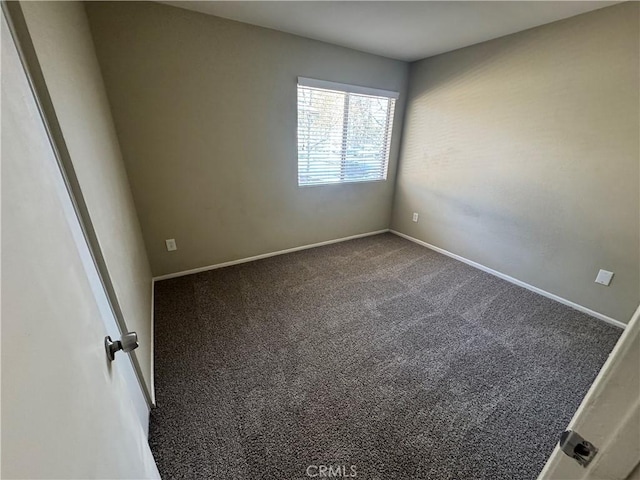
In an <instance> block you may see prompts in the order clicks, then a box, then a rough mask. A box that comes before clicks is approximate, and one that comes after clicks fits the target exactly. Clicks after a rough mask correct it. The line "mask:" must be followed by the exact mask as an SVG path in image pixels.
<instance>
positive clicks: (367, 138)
mask: <svg viewBox="0 0 640 480" xmlns="http://www.w3.org/2000/svg"><path fill="white" fill-rule="evenodd" d="M396 98H398V94H397V93H396V92H389V91H386V90H377V89H372V88H365V87H357V86H353V85H345V84H341V83H333V82H325V81H322V80H313V79H310V78H302V77H299V78H298V185H324V184H331V183H347V182H371V181H376V180H386V178H387V165H388V163H389V145H390V143H391V129H392V125H393V112H394V108H395V102H396Z"/></svg>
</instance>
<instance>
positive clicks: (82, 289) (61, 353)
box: [0, 16, 159, 478]
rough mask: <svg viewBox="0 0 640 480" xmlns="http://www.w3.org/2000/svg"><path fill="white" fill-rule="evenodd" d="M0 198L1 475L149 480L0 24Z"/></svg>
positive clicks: (55, 176) (140, 432)
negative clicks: (0, 318)
mask: <svg viewBox="0 0 640 480" xmlns="http://www.w3.org/2000/svg"><path fill="white" fill-rule="evenodd" d="M1 194H2V216H1V220H2V243H1V249H2V258H1V262H2V263H1V268H2V283H1V287H2V291H1V293H2V307H1V308H2V330H1V333H2V343H1V347H2V349H1V355H2V356H1V358H2V377H1V378H2V398H1V400H2V402H1V405H2V410H1V415H2V418H1V420H2V434H1V435H2V438H1V441H2V453H1V460H2V463H1V472H0V474H1V476H2V478H159V474H158V470H157V468H156V465H155V462H154V460H153V456H152V455H151V451H150V449H149V446H148V443H147V438H146V434H145V430H144V427H143V423H144V422H143V419H141V416H140V415H141V414H144V411H143V412H141V410H140V404H139V401H138V400H139V398H138V397H139V396H140V395H141V392H140V391H139V388H138V387H136V388H137V390H136V389H135V388H131V386H130V385H128V383H127V379H129V380H131V379H130V378H129V377H130V376H131V372H132V370H131V363H130V360H129V358H127V354H124V353H122V352H120V353H118V354H117V359H116V361H115V362H113V363H110V362H108V361H107V359H106V354H105V351H104V345H103V342H104V337H105V335H107V334H112V335H116V336H117V335H118V333H117V329H116V330H115V331H114V330H112V329H111V328H109V329H108V328H107V326H105V325H110V324H109V322H110V321H111V322H114V320H113V319H111V320H109V318H108V315H109V314H110V310H109V307H108V304H107V303H106V297H105V295H104V291H103V290H102V288H101V284H100V282H99V277H98V276H97V272H96V271H95V267H93V263H92V260H91V257H90V254H89V250H88V247H87V245H86V242H85V240H84V237H83V235H82V232H81V229H80V225H79V223H78V220H77V218H76V216H75V211H74V208H73V205H72V203H71V199H70V197H69V195H68V192H67V190H66V187H65V183H64V180H63V177H62V175H61V172H60V170H59V168H58V165H57V162H56V159H55V156H54V153H53V149H52V146H51V144H50V143H49V138H48V136H47V133H46V131H45V128H44V125H43V122H42V119H41V118H40V115H39V111H38V109H37V105H36V102H35V100H34V97H33V94H32V92H31V90H30V88H29V84H28V81H27V77H26V75H25V72H24V70H23V68H22V65H21V64H20V60H19V57H18V54H17V50H16V47H15V44H14V43H13V40H12V38H11V35H10V34H9V32H8V26H7V24H6V21H5V18H4V16H3V18H2V169H1ZM113 325H114V326H115V323H114V324H113ZM143 400H144V399H143ZM143 405H144V404H143ZM144 409H146V406H144Z"/></svg>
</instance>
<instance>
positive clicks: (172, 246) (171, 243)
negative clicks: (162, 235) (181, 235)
mask: <svg viewBox="0 0 640 480" xmlns="http://www.w3.org/2000/svg"><path fill="white" fill-rule="evenodd" d="M164 243H166V244H167V250H168V251H169V252H173V251H174V250H177V249H178V246H177V245H176V239H175V238H168V239H167V240H165V241H164Z"/></svg>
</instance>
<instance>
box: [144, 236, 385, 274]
mask: <svg viewBox="0 0 640 480" xmlns="http://www.w3.org/2000/svg"><path fill="white" fill-rule="evenodd" d="M388 231H389V229H388V228H385V229H384V230H376V231H375V232H367V233H360V234H358V235H351V236H349V237H343V238H336V239H334V240H327V241H325V242H319V243H312V244H310V245H302V246H300V247H293V248H287V249H286V250H278V251H277V252H270V253H263V254H261V255H256V256H253V257H247V258H240V259H238V260H231V261H230V262H223V263H216V264H215V265H209V266H206V267H199V268H193V269H191V270H184V271H182V272H176V273H168V274H166V275H160V276H157V277H153V281H154V282H155V281H158V280H168V279H169V278H176V277H184V276H185V275H191V274H194V273H200V272H206V271H208V270H216V269H218V268H223V267H230V266H231V265H238V264H240V263H247V262H253V261H255V260H262V259H263V258H269V257H275V256H277V255H284V254H285V253H293V252H298V251H300V250H307V249H309V248H316V247H322V246H324V245H331V244H332V243H340V242H346V241H347V240H355V239H356V238H363V237H370V236H372V235H380V234H381V233H387V232H388Z"/></svg>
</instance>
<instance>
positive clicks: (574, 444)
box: [560, 430, 598, 468]
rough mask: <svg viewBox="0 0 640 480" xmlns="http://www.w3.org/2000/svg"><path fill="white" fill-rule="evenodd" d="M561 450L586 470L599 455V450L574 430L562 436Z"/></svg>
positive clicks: (563, 433)
mask: <svg viewBox="0 0 640 480" xmlns="http://www.w3.org/2000/svg"><path fill="white" fill-rule="evenodd" d="M560 450H562V451H563V452H564V453H566V454H567V455H568V456H570V457H571V458H573V459H575V460H576V462H578V463H579V464H580V465H582V466H583V467H585V468H586V466H587V465H589V463H591V460H593V457H595V456H596V453H598V449H597V448H596V447H595V446H594V445H593V443H591V442H588V441H586V440H585V439H584V438H582V437H581V436H580V434H579V433H578V432H574V431H573V430H567V431H566V432H562V435H560Z"/></svg>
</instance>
